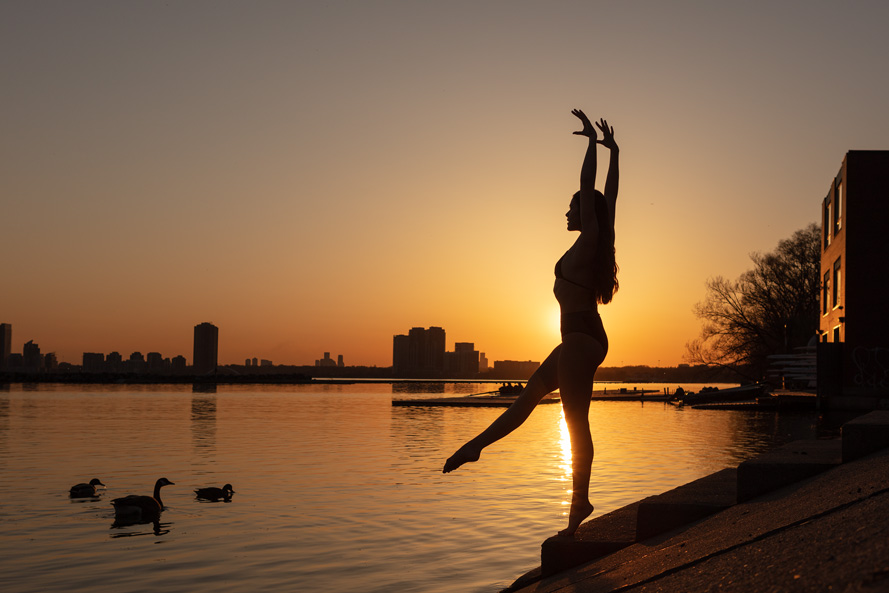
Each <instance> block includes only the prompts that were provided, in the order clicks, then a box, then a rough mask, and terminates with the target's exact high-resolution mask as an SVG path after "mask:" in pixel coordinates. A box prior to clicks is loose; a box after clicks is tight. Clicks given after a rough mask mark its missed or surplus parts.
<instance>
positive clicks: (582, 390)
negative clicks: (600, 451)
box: [559, 333, 605, 537]
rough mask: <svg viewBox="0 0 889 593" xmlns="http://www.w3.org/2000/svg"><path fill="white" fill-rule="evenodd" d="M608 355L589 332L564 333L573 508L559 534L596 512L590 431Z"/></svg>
mask: <svg viewBox="0 0 889 593" xmlns="http://www.w3.org/2000/svg"><path fill="white" fill-rule="evenodd" d="M604 358H605V349H604V348H603V347H602V345H601V344H599V342H597V341H596V340H595V339H593V338H592V337H591V336H589V335H588V334H582V333H569V334H566V335H565V336H563V337H562V352H561V355H560V357H559V386H560V392H561V396H562V409H563V410H564V412H565V422H566V424H567V425H568V433H569V435H570V436H571V482H572V490H571V510H570V511H569V513H568V528H567V529H565V530H563V531H560V532H559V535H567V536H571V537H573V536H574V532H575V531H577V528H578V526H579V525H580V524H581V523H582V522H583V521H584V519H586V518H587V517H589V516H590V514H591V513H592V512H593V505H592V504H591V503H590V471H591V468H592V464H593V439H592V435H590V418H589V414H590V399H591V397H592V393H593V377H594V376H595V374H596V369H597V368H598V366H599V365H600V364H601V363H602V361H603V360H604Z"/></svg>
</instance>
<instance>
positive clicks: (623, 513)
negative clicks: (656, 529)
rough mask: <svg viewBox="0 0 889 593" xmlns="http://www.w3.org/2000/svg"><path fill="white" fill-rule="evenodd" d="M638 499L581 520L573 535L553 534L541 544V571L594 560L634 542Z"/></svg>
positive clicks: (551, 572)
mask: <svg viewBox="0 0 889 593" xmlns="http://www.w3.org/2000/svg"><path fill="white" fill-rule="evenodd" d="M639 504H640V503H638V502H634V503H633V504H630V505H627V506H625V507H622V508H620V509H617V510H616V511H612V512H610V513H608V514H607V515H602V516H601V517H596V518H595V519H592V520H591V521H587V522H586V523H583V524H582V525H581V526H580V527H579V528H578V529H577V533H576V534H575V537H573V538H571V537H560V536H558V535H556V536H553V537H551V538H549V539H547V540H546V541H544V542H543V545H541V546H540V571H541V575H542V576H543V577H547V576H550V575H553V574H556V573H558V572H562V571H563V570H568V569H569V568H573V567H575V566H577V565H579V564H584V563H585V562H589V561H590V560H595V559H596V558H600V557H602V556H607V555H608V554H613V553H614V552H617V551H618V550H621V549H623V548H626V547H627V546H629V545H632V544H633V543H634V542H635V536H636V516H637V514H638V510H639Z"/></svg>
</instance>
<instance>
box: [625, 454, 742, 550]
mask: <svg viewBox="0 0 889 593" xmlns="http://www.w3.org/2000/svg"><path fill="white" fill-rule="evenodd" d="M737 486H738V470H737V469H735V468H728V469H724V470H722V471H719V472H716V473H715V474H710V475H709V476H705V477H703V478H700V479H698V480H695V481H694V482H689V483H688V484H684V485H682V486H679V487H678V488H674V489H673V490H669V491H667V492H664V493H663V494H658V495H657V496H649V497H648V498H646V499H644V500H643V501H642V502H641V503H639V514H638V518H637V519H636V541H643V540H646V539H648V538H650V537H653V536H655V535H658V534H660V533H664V532H666V531H672V530H673V529H676V528H678V527H682V526H683V525H687V524H689V523H693V522H694V521H697V520H698V519H702V518H704V517H706V516H708V515H712V514H713V513H718V512H719V511H722V510H725V509H727V508H729V507H730V506H732V505H734V504H735V502H736V501H737Z"/></svg>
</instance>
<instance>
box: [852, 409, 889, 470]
mask: <svg viewBox="0 0 889 593" xmlns="http://www.w3.org/2000/svg"><path fill="white" fill-rule="evenodd" d="M841 434H842V439H843V463H845V462H847V461H854V460H856V459H859V458H861V457H865V456H867V455H870V454H871V453H874V452H876V451H879V450H880V449H886V448H889V410H879V411H876V412H871V413H870V414H865V415H864V416H859V417H858V418H855V419H854V420H850V421H849V422H846V423H845V424H843V427H842V429H841Z"/></svg>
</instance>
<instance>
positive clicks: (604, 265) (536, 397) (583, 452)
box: [442, 109, 619, 537]
mask: <svg viewBox="0 0 889 593" xmlns="http://www.w3.org/2000/svg"><path fill="white" fill-rule="evenodd" d="M571 113H572V114H574V115H575V116H577V117H578V118H579V119H580V121H581V123H582V124H583V129H582V130H580V131H579V132H574V133H575V134H577V135H580V136H586V137H587V138H588V139H589V143H588V145H587V150H586V155H585V156H584V160H583V166H582V167H581V170H580V191H579V192H577V193H576V194H574V196H573V197H572V199H571V205H570V207H569V209H568V213H567V214H566V216H567V218H568V230H569V231H580V235H579V236H578V237H577V240H575V242H574V244H573V245H572V246H571V248H570V249H568V251H566V252H565V254H564V255H563V256H562V257H561V259H559V261H558V262H557V263H556V283H555V286H554V287H553V292H554V293H555V296H556V300H557V301H558V302H559V307H560V309H561V311H562V343H561V344H559V345H558V346H556V348H555V349H554V350H553V351H552V353H550V355H549V356H547V358H546V360H544V361H543V364H541V365H540V367H539V368H538V369H537V370H536V371H535V372H534V374H533V375H531V378H530V379H529V380H528V383H527V384H526V385H525V388H524V389H523V390H522V392H521V394H519V396H518V397H517V398H516V400H515V402H514V403H513V404H512V405H511V406H510V407H509V408H507V409H506V410H505V411H504V412H503V413H502V414H501V415H500V416H499V417H498V418H497V419H496V420H494V422H492V423H491V425H490V426H489V427H488V428H486V429H485V430H484V431H482V433H481V434H479V435H478V436H477V437H475V438H474V439H472V440H471V441H469V442H468V443H466V444H465V445H463V446H462V447H460V449H458V450H457V452H456V453H454V454H453V455H452V456H451V457H450V458H449V459H448V460H447V461H446V462H445V465H444V468H443V469H442V471H443V472H445V473H448V472H451V471H454V470H455V469H457V468H458V467H460V466H461V465H463V464H464V463H468V462H470V461H478V458H479V456H480V455H481V452H482V449H484V448H485V447H487V446H488V445H490V444H491V443H494V442H495V441H498V440H500V439H502V438H503V437H505V436H506V435H508V434H509V433H511V432H512V431H513V430H515V429H516V428H518V427H519V426H521V424H522V423H523V422H524V421H525V420H526V419H527V418H528V416H529V415H530V414H531V411H532V410H533V409H534V407H535V406H537V404H538V403H539V402H540V400H541V399H543V397H544V396H545V395H546V394H548V393H550V392H552V391H555V390H556V389H559V391H560V393H561V399H562V409H563V410H564V412H565V420H566V422H567V424H568V431H569V433H570V435H571V466H572V493H571V510H570V512H569V515H568V527H567V529H564V530H563V531H560V532H559V534H560V535H567V536H572V537H573V536H574V532H575V531H577V527H578V526H579V525H580V524H581V522H583V520H584V519H586V518H587V517H588V516H589V515H590V513H592V512H593V505H592V504H591V503H590V497H589V492H590V468H591V466H592V463H593V439H592V437H591V435H590V423H589V411H590V399H591V398H592V393H593V377H594V376H595V374H596V369H598V368H599V365H600V364H602V361H603V360H605V353H606V352H608V336H607V335H606V334H605V328H604V327H603V326H602V319H601V318H600V317H599V313H598V305H599V304H603V305H604V304H606V303H608V302H610V301H611V297H612V296H613V295H614V293H615V292H617V286H618V285H617V264H616V263H615V261H614V209H615V205H616V202H617V186H618V179H619V171H618V155H619V149H618V146H617V143H616V142H615V141H614V128H611V127H609V126H608V122H607V121H605V120H604V119H600V120H599V121H598V122H597V123H596V126H598V128H599V130H601V131H602V139H601V140H598V138H597V136H598V135H597V133H596V129H595V128H594V127H593V124H592V123H590V120H589V118H587V116H586V115H585V114H584V113H583V111H580V110H579V109H575V110H573V111H572V112H571ZM597 143H599V144H602V145H603V146H604V147H606V148H608V149H609V150H610V151H611V158H610V161H609V164H608V176H607V177H606V179H605V193H604V194H603V193H602V192H599V191H597V190H596V189H595V183H596V148H597V147H596V144H597Z"/></svg>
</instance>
